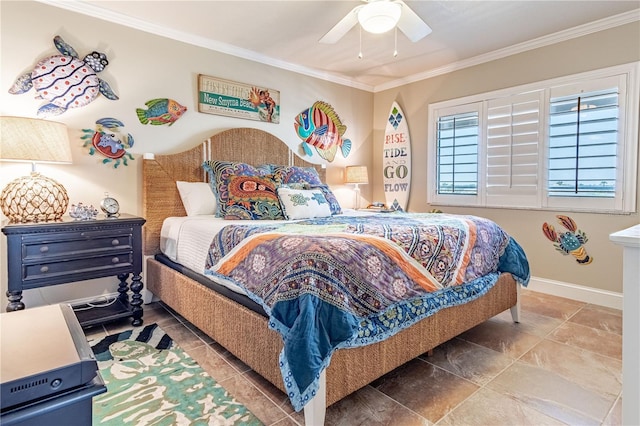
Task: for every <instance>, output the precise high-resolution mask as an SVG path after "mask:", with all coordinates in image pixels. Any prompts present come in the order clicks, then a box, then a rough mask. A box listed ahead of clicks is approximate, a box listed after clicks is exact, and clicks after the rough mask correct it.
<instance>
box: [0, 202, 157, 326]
mask: <svg viewBox="0 0 640 426" xmlns="http://www.w3.org/2000/svg"><path fill="white" fill-rule="evenodd" d="M144 223H145V220H144V219H143V218H141V217H137V216H133V215H130V214H126V213H122V214H121V215H120V216H118V217H117V218H115V217H114V218H111V217H104V218H102V217H98V218H95V219H90V220H75V219H73V218H71V217H67V216H63V217H62V219H61V220H60V221H55V222H42V223H9V224H7V225H6V226H4V227H3V228H2V233H3V234H5V235H6V236H7V277H8V283H7V292H6V295H7V299H8V301H9V303H8V304H7V312H11V311H18V310H21V309H24V308H25V305H24V303H23V302H22V292H23V290H31V289H36V288H39V287H48V286H53V285H58V284H66V283H73V282H79V281H86V280H91V279H95V278H103V277H110V276H113V277H115V278H117V280H118V281H117V283H118V294H119V296H118V298H117V303H112V304H108V305H106V306H99V307H91V309H86V310H82V311H80V310H79V311H78V312H77V314H76V315H77V316H78V319H79V320H80V325H82V326H83V327H84V326H87V327H90V326H93V325H97V324H101V323H103V322H106V321H113V320H116V319H119V318H124V317H128V316H130V317H132V318H133V320H132V321H131V324H132V325H133V326H134V327H138V326H140V325H142V295H141V294H140V292H141V291H142V290H143V288H144V285H143V283H142V225H144ZM83 309H84V308H83Z"/></svg>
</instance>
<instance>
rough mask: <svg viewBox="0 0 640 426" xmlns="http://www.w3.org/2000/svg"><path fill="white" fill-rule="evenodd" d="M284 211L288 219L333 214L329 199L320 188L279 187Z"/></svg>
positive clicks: (279, 195) (279, 196)
mask: <svg viewBox="0 0 640 426" xmlns="http://www.w3.org/2000/svg"><path fill="white" fill-rule="evenodd" d="M278 198H280V205H281V206H282V212H283V213H284V216H285V217H286V218H287V219H312V218H314V217H327V216H331V209H330V208H329V203H328V202H327V199H326V198H325V197H324V195H323V194H322V191H321V190H320V189H291V188H287V187H280V188H278Z"/></svg>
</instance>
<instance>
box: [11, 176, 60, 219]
mask: <svg viewBox="0 0 640 426" xmlns="http://www.w3.org/2000/svg"><path fill="white" fill-rule="evenodd" d="M68 205H69V197H68V196H67V191H66V190H65V189H64V186H62V185H61V184H59V183H58V182H56V181H55V180H53V179H51V178H48V177H46V176H43V175H41V174H40V173H38V172H31V175H30V176H23V177H20V178H18V179H16V180H13V181H11V182H9V184H8V185H7V186H5V188H4V189H3V190H2V193H1V194H0V207H2V213H4V215H5V216H6V217H7V218H9V220H10V221H11V222H48V221H53V220H60V218H62V215H64V213H65V212H66V211H67V206H68Z"/></svg>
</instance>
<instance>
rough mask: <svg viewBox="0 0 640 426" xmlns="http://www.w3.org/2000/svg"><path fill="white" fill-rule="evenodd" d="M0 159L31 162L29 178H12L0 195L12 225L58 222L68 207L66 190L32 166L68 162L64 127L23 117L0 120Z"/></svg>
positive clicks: (67, 139)
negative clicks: (13, 223)
mask: <svg viewBox="0 0 640 426" xmlns="http://www.w3.org/2000/svg"><path fill="white" fill-rule="evenodd" d="M0 160H2V161H23V162H31V163H32V164H33V166H32V172H31V175H30V176H23V177H20V178H18V179H15V180H13V181H11V182H9V184H7V186H6V187H5V188H4V189H3V190H2V192H1V193H0V207H1V208H2V213H4V215H5V216H7V218H9V220H10V221H11V222H40V221H43V222H46V221H49V220H59V219H60V218H62V216H63V215H64V213H65V211H66V210H67V206H68V205H69V197H68V196H67V191H66V190H65V189H64V186H62V185H61V184H60V183H58V182H56V181H55V180H53V179H51V178H48V177H46V176H42V175H41V174H40V173H38V172H36V171H35V163H71V160H72V157H71V147H70V145H69V135H68V133H67V126H65V125H64V124H62V123H56V122H53V121H46V120H38V119H33V118H24V117H0Z"/></svg>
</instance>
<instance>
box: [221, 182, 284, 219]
mask: <svg viewBox="0 0 640 426" xmlns="http://www.w3.org/2000/svg"><path fill="white" fill-rule="evenodd" d="M227 188H228V191H229V198H228V200H227V206H226V209H225V215H224V218H225V219H247V220H261V219H284V215H283V214H282V209H281V208H280V200H279V199H278V194H277V192H276V183H275V182H274V180H273V179H272V176H242V175H230V176H229V184H228V186H227Z"/></svg>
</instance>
